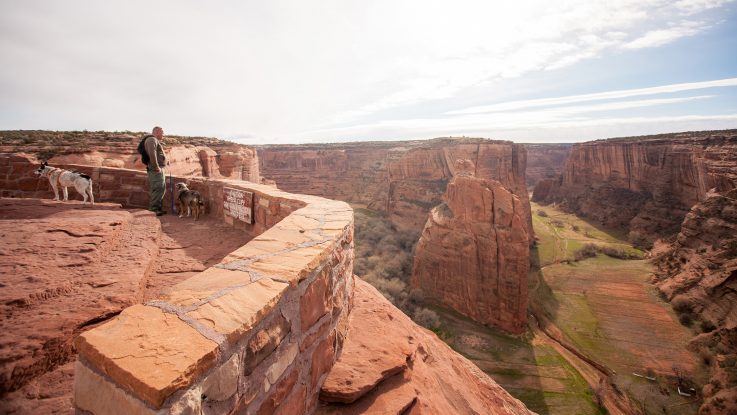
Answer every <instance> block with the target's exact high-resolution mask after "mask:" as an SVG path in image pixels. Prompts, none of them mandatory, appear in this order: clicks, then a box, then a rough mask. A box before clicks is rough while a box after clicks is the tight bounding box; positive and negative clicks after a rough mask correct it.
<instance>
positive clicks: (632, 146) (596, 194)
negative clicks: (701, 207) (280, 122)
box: [534, 130, 737, 246]
mask: <svg viewBox="0 0 737 415" xmlns="http://www.w3.org/2000/svg"><path fill="white" fill-rule="evenodd" d="M735 187H737V131H735V130H727V131H707V132H694V133H679V134H667V135H660V136H647V137H630V138H619V139H609V140H600V141H592V142H588V143H582V144H574V146H573V148H572V150H571V154H570V156H569V158H568V161H567V162H566V165H565V168H564V171H563V174H562V176H561V177H560V178H559V179H558V180H557V181H554V182H546V183H540V184H539V185H538V188H537V189H536V191H541V192H544V193H545V194H544V195H541V196H545V197H538V196H535V197H534V199H535V200H542V201H545V202H559V203H562V204H563V206H564V207H566V208H568V209H570V210H572V211H574V212H576V213H577V214H579V215H581V216H584V217H587V218H589V219H591V220H594V221H596V222H598V223H600V224H602V225H604V226H606V227H611V228H620V229H626V230H627V231H629V237H630V240H631V241H633V242H635V243H637V244H639V245H643V246H649V245H651V244H652V242H653V241H654V240H655V239H657V238H659V237H663V236H667V235H673V234H676V233H678V231H679V229H680V225H681V222H682V221H683V218H684V217H685V216H686V213H687V212H688V211H689V209H691V207H692V206H693V205H695V204H696V203H699V202H701V201H704V200H705V198H706V194H707V192H708V191H709V190H712V189H713V190H714V191H716V192H724V191H728V190H730V189H733V188H735Z"/></svg>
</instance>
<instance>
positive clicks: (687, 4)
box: [675, 0, 734, 15]
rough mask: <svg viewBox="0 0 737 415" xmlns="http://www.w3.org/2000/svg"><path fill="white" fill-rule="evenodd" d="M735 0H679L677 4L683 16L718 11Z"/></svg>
mask: <svg viewBox="0 0 737 415" xmlns="http://www.w3.org/2000/svg"><path fill="white" fill-rule="evenodd" d="M733 1H734V0H679V1H677V2H676V3H675V6H676V8H678V9H679V10H680V11H681V12H682V13H683V14H687V15H690V14H695V13H699V12H702V11H704V10H709V9H716V8H719V7H722V6H723V5H724V4H726V3H731V2H733Z"/></svg>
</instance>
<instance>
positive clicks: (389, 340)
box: [320, 296, 417, 403]
mask: <svg viewBox="0 0 737 415" xmlns="http://www.w3.org/2000/svg"><path fill="white" fill-rule="evenodd" d="M387 305H389V306H391V304H388V303H385V302H376V301H372V299H371V298H368V297H358V296H356V298H355V304H354V307H353V311H351V317H350V318H351V322H352V323H353V322H356V321H363V322H365V323H366V324H358V325H355V326H354V325H353V324H352V325H351V327H350V329H349V331H348V337H347V339H346V342H345V344H344V345H343V352H342V353H341V355H340V358H339V359H338V361H337V362H336V363H335V365H334V366H333V368H332V369H331V370H330V374H329V375H328V377H327V379H326V380H325V383H324V384H323V386H322V389H321V390H320V399H321V400H323V401H326V402H342V403H351V402H354V401H356V400H357V399H359V398H360V397H361V396H363V395H365V394H366V393H368V392H369V391H371V390H372V389H373V388H374V387H375V386H376V385H377V384H378V383H379V382H381V381H383V380H384V379H386V378H388V377H390V376H393V375H396V374H397V373H399V372H402V371H404V370H405V369H406V368H407V361H408V360H409V359H410V358H411V356H412V355H413V353H414V352H415V350H416V349H417V342H416V340H415V339H414V338H413V337H412V334H411V333H412V330H411V328H410V327H408V326H407V322H403V321H395V317H394V314H395V313H396V311H395V310H392V309H391V308H390V307H387ZM410 323H411V322H410ZM390 325H396V327H392V330H391V332H387V331H386V328H387V326H390Z"/></svg>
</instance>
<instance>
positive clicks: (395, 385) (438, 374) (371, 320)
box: [316, 278, 531, 415]
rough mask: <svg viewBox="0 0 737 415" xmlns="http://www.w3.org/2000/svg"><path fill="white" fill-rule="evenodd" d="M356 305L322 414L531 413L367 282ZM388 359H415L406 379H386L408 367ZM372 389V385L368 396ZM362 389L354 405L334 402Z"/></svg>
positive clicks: (360, 284)
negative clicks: (358, 386)
mask: <svg viewBox="0 0 737 415" xmlns="http://www.w3.org/2000/svg"><path fill="white" fill-rule="evenodd" d="M354 302H355V303H354V304H355V305H354V308H353V311H352V312H351V319H350V321H349V330H348V338H347V339H346V341H345V344H344V346H343V354H342V355H341V357H340V359H338V362H337V363H336V365H335V366H333V369H332V370H331V371H330V373H329V374H328V379H327V380H326V381H325V385H327V386H323V389H322V390H321V393H320V400H321V401H322V402H321V403H320V405H319V406H318V408H317V411H316V413H317V414H319V415H328V414H330V415H332V414H383V415H389V414H405V415H406V414H433V415H435V414H468V415H471V414H489V415H497V414H498V415H502V414H504V415H513V414H515V415H522V414H524V415H529V414H531V412H530V411H529V410H528V409H527V408H525V405H524V404H523V403H522V402H520V401H518V400H517V399H515V398H513V397H512V396H511V395H510V394H509V393H507V392H506V391H505V390H504V389H502V387H501V386H499V385H498V384H497V383H496V382H494V381H493V380H492V379H491V378H490V377H489V376H488V375H486V374H485V373H484V372H482V371H481V370H480V369H479V368H477V367H476V366H475V365H474V364H473V363H471V362H470V361H469V360H468V359H466V358H465V357H463V356H461V355H460V354H458V353H456V352H455V351H453V350H452V349H451V348H450V347H449V346H448V345H447V344H445V343H444V342H443V341H442V340H440V339H439V338H438V337H437V336H436V335H435V334H434V333H432V332H431V331H429V330H426V329H423V328H422V327H420V326H418V325H416V324H415V323H413V322H412V320H410V319H409V317H407V316H406V315H405V314H404V313H402V312H401V311H400V310H399V309H397V308H396V307H394V306H393V305H392V304H391V303H389V301H387V300H386V299H385V298H384V297H383V296H382V295H381V294H380V293H379V292H378V291H377V290H376V289H375V288H373V287H372V286H370V285H369V284H368V283H366V282H364V281H362V280H361V279H360V278H357V279H356V291H355V296H354ZM367 333H372V334H367ZM377 333H379V334H377ZM359 345H360V347H359ZM387 345H394V346H390V347H387ZM398 345H410V346H411V347H412V348H413V349H414V351H413V352H412V353H411V355H408V354H407V352H406V350H405V349H402V348H401V347H398ZM387 353H389V354H393V355H395V356H396V355H397V354H398V355H399V356H404V357H405V364H406V357H407V356H411V360H410V362H409V364H406V367H405V368H404V369H403V370H401V372H400V373H397V374H395V375H393V376H383V374H384V373H390V372H391V371H392V370H396V369H397V368H398V367H400V366H401V365H400V364H398V363H397V362H398V360H397V359H386V358H385V356H387ZM360 359H364V360H363V361H361V360H360ZM392 362H393V365H387V363H392ZM354 368H359V369H356V370H355V371H354V370H353V369H354ZM374 382H376V383H374ZM354 384H358V385H360V388H357V387H354ZM369 384H373V386H372V387H370V388H369V389H368V390H366V388H368V385H369ZM359 390H360V392H363V394H362V395H361V396H360V397H358V398H357V399H356V400H355V401H354V402H352V403H345V402H335V401H334V399H336V397H338V398H346V397H350V398H353V397H354V396H355V395H358V394H359V392H358V391H359ZM326 392H327V393H326ZM328 393H329V394H330V395H328V396H325V395H327V394H328ZM328 399H330V400H331V401H327V400H328Z"/></svg>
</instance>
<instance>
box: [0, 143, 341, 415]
mask: <svg viewBox="0 0 737 415" xmlns="http://www.w3.org/2000/svg"><path fill="white" fill-rule="evenodd" d="M0 160H2V164H0V179H2V180H3V182H2V195H3V196H10V197H19V196H25V197H33V196H36V197H44V198H48V197H49V195H50V194H51V192H50V191H49V190H47V189H44V188H43V187H44V186H47V185H44V182H47V181H46V180H45V179H44V180H39V179H37V178H35V177H33V175H32V173H31V172H32V171H33V170H34V169H35V168H36V165H34V164H33V163H31V162H30V161H32V159H30V160H29V158H27V157H22V156H5V157H0ZM66 167H70V168H71V167H74V168H75V169H76V170H78V171H81V172H85V173H87V174H89V175H90V176H91V177H92V178H93V182H94V183H95V189H94V192H95V196H96V197H97V199H98V200H100V201H102V200H104V201H106V202H110V201H119V202H121V203H123V204H124V206H128V207H142V206H145V204H146V202H147V197H146V191H145V183H146V179H145V177H146V176H145V172H141V171H131V170H124V169H115V168H105V167H86V166H66ZM28 178H30V180H28ZM174 181H175V182H176V181H186V182H188V183H189V184H190V187H191V188H194V189H196V190H199V191H200V192H202V193H203V194H204V195H205V198H206V199H207V205H208V210H209V212H208V213H209V215H212V216H220V217H224V218H229V217H228V216H224V214H223V188H224V187H229V188H233V189H238V190H242V191H249V192H252V193H253V206H254V221H255V223H254V224H253V225H251V224H246V223H245V222H241V221H239V220H237V219H234V218H230V219H226V221H229V222H231V223H233V225H234V226H237V227H239V228H242V229H244V231H246V232H249V233H251V234H252V235H254V238H253V239H252V240H251V241H250V242H249V243H248V244H246V245H244V246H243V247H241V248H239V249H237V250H236V251H234V252H232V253H231V254H230V255H228V256H227V257H226V258H225V259H224V260H223V261H222V262H221V263H219V264H218V265H216V266H214V267H212V268H209V269H207V270H205V271H203V272H202V273H200V274H197V275H195V276H194V277H192V278H190V279H189V280H187V281H185V282H183V283H180V284H178V285H176V286H175V287H174V288H172V289H171V290H170V291H169V292H168V293H167V294H166V296H165V297H164V298H160V299H158V300H156V301H151V302H149V303H146V304H139V305H134V306H132V307H129V308H127V309H125V310H124V311H123V312H122V313H121V314H120V315H119V316H117V317H116V318H115V319H113V320H111V321H109V322H107V323H105V324H103V325H101V326H99V327H96V328H94V329H91V330H89V331H87V332H85V333H83V334H82V335H80V336H79V337H78V338H77V340H76V342H75V346H76V348H77V351H78V353H79V357H78V361H77V364H76V367H75V392H74V395H75V396H74V401H75V405H76V407H77V409H78V410H82V411H87V412H89V413H93V414H145V413H150V414H153V413H202V412H204V413H211V412H216V413H229V412H231V411H238V412H239V413H246V414H272V413H280V414H300V413H311V412H313V411H314V408H315V407H316V405H317V397H318V394H319V390H320V388H321V386H322V383H323V382H324V380H325V378H326V376H327V373H328V371H329V370H330V368H331V367H332V366H333V364H334V362H335V360H336V359H337V358H338V357H339V355H340V352H341V350H342V346H343V342H344V339H345V335H346V331H347V327H348V326H347V319H348V314H349V311H350V309H351V306H352V298H353V287H354V280H353V278H354V277H353V275H352V269H353V211H352V209H351V208H350V207H349V206H348V205H347V204H346V203H343V202H336V201H331V200H326V199H322V198H319V197H314V196H304V195H294V194H289V193H286V192H282V191H279V190H277V189H274V188H273V187H269V186H264V185H259V184H254V183H248V182H243V181H237V180H213V179H204V178H182V177H174ZM139 194H141V195H143V197H139ZM76 196H77V195H76V194H74V190H73V189H70V198H76ZM203 238H207V235H203Z"/></svg>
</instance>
